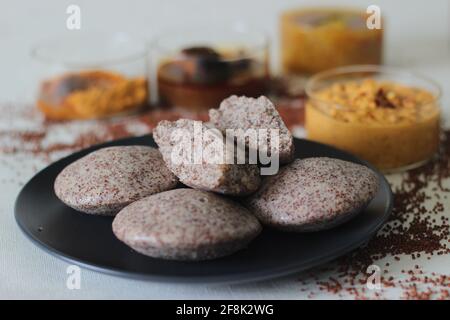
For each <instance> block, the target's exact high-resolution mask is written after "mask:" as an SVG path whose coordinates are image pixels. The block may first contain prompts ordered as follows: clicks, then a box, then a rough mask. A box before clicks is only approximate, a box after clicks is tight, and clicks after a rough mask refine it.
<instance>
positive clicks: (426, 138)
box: [305, 65, 441, 172]
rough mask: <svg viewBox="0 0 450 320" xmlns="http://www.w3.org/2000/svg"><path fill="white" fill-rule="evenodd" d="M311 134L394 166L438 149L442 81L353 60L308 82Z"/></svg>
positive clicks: (386, 168) (425, 158)
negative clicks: (351, 64) (439, 82)
mask: <svg viewBox="0 0 450 320" xmlns="http://www.w3.org/2000/svg"><path fill="white" fill-rule="evenodd" d="M306 93H307V95H308V102H307V104H306V114H305V121H306V123H305V127H306V132H307V138H308V139H311V140H315V141H318V142H322V143H325V144H330V145H333V146H335V147H338V148H340V149H343V150H346V151H349V152H351V153H353V154H355V155H357V156H359V157H361V158H363V159H365V160H367V161H369V162H370V163H372V164H373V165H375V166H376V167H378V168H379V169H381V170H383V171H385V172H390V171H398V170H405V169H409V168H413V167H417V166H419V165H421V164H423V163H424V162H426V161H428V160H429V159H430V158H432V157H433V155H434V154H436V152H437V150H438V147H439V136H440V127H441V126H440V114H441V112H440V107H439V99H440V96H441V90H440V87H439V86H438V85H437V84H436V83H435V82H434V81H432V80H429V79H427V78H425V77H422V76H419V75H415V74H412V73H409V72H406V71H403V70H399V69H395V68H387V67H380V66H369V65H366V66H350V67H341V68H336V69H332V70H329V71H325V72H321V73H318V74H317V75H315V76H313V77H312V78H311V79H310V80H309V82H308V83H307V85H306Z"/></svg>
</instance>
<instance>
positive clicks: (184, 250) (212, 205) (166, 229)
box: [112, 189, 261, 260]
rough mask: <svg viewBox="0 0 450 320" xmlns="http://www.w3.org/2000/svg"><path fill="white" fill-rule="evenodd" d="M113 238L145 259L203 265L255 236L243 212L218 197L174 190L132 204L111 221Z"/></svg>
mask: <svg viewBox="0 0 450 320" xmlns="http://www.w3.org/2000/svg"><path fill="white" fill-rule="evenodd" d="M112 228H113V232H114V234H115V235H116V237H117V238H118V239H119V240H121V241H122V242H124V243H125V244H126V245H128V246H129V247H131V248H132V249H134V250H136V251H137V252H140V253H142V254H144V255H147V256H150V257H154V258H163V259H170V260H207V259H213V258H218V257H222V256H226V255H229V254H232V253H234V252H236V251H238V250H240V249H243V248H245V247H246V246H247V245H248V243H249V242H250V241H251V240H253V239H254V238H255V237H256V236H257V235H258V234H259V233H260V232H261V225H260V223H259V222H258V220H257V219H256V218H255V217H254V216H253V215H252V214H251V213H250V212H249V211H248V210H247V209H246V208H245V207H243V206H241V205H239V204H237V203H235V202H233V201H231V200H230V199H227V198H225V197H222V196H220V195H217V194H213V193H209V192H205V191H200V190H195V189H175V190H170V191H166V192H162V193H158V194H155V195H152V196H149V197H146V198H144V199H141V200H139V201H136V202H134V203H132V204H130V205H129V206H127V207H126V208H124V209H123V210H122V211H120V212H119V213H118V214H117V216H116V217H115V219H114V221H113V224H112Z"/></svg>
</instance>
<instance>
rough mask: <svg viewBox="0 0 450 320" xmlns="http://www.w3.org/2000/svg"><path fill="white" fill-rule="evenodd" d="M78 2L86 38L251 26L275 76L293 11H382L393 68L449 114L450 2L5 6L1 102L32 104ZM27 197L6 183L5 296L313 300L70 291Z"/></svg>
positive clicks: (275, 286)
mask: <svg viewBox="0 0 450 320" xmlns="http://www.w3.org/2000/svg"><path fill="white" fill-rule="evenodd" d="M69 4H77V5H79V6H80V7H81V14H82V29H83V30H85V31H88V30H110V31H128V32H131V33H133V34H135V35H138V36H141V37H143V38H145V39H147V40H150V39H151V38H152V37H153V36H154V35H156V34H158V32H160V31H161V30H164V29H166V28H173V27H174V26H180V27H182V26H186V25H189V24H192V23H195V24H198V23H216V24H220V23H231V22H236V21H243V22H246V23H250V24H251V25H254V26H255V27H257V28H259V29H261V30H265V31H266V32H268V33H269V35H270V36H271V39H272V50H273V55H272V58H273V61H272V65H273V67H274V69H275V70H276V68H277V67H278V63H277V54H278V39H277V35H278V16H279V13H280V12H281V11H282V10H283V9H286V8H290V7H294V6H300V5H304V4H316V5H317V4H320V5H322V4H323V5H327V4H339V5H344V4H347V5H358V6H360V7H362V8H365V7H367V6H368V5H370V4H377V5H379V6H380V7H381V10H382V14H383V15H384V16H385V18H386V42H385V48H386V50H385V57H386V63H387V64H389V65H396V66H402V67H405V68H407V69H410V70H415V71H419V72H422V73H424V74H426V75H428V76H429V77H431V78H433V79H435V80H436V81H438V82H439V83H440V84H441V85H442V87H443V89H444V97H443V101H442V105H443V108H444V110H445V112H446V113H447V112H448V109H449V107H450V103H449V97H448V96H449V95H450V53H449V51H450V49H449V47H450V27H449V13H450V9H449V6H450V4H449V2H448V1H447V0H432V1H431V0H428V1H407V0H397V1H393V0H385V1H363V0H360V1H309V2H308V1H299V0H298V1H288V0H277V1H275V0H273V1H268V0H226V1H223V0H164V1H156V0H140V1H137V0H128V1H106V0H100V1H98V0H97V1H92V0H90V1H87V0H86V1H75V0H73V1H65V0H64V1H62V0H53V1H50V0H40V1H24V0H19V1H17V0H15V1H6V0H0V7H1V8H2V10H1V11H0V103H3V102H32V99H33V92H34V89H35V87H36V85H37V78H36V68H35V65H34V64H33V61H32V60H31V59H30V57H29V51H30V46H31V45H32V44H34V43H36V42H38V41H39V40H41V39H45V38H46V37H48V36H52V35H55V34H61V33H64V32H74V31H67V30H66V18H67V15H66V13H65V11H66V8H67V6H68V5H69ZM181 30H182V28H180V32H182V31H181ZM75 32H76V31H75ZM0 116H1V115H0ZM0 170H3V171H5V170H8V169H7V168H1V169H0ZM29 176H30V177H31V173H29ZM17 191H18V190H17V188H10V187H9V186H7V185H1V186H0V204H1V206H0V210H1V211H0V298H19V297H20V298H160V299H164V298H180V299H185V298H194V299H195V298H213V299H222V298H231V299H233V298H236V299H240V298H256V299H258V298H294V299H299V298H305V297H306V295H307V293H308V292H306V293H305V292H302V291H301V290H300V288H301V285H300V283H299V282H298V281H297V278H298V276H291V277H287V278H283V279H277V280H273V281H266V282H262V283H254V284H247V285H239V286H213V287H206V286H193V285H178V284H157V283H151V282H142V281H132V280H126V279H121V278H114V277H110V276H105V275H102V274H98V273H94V272H91V271H88V270H82V288H81V290H72V291H71V290H68V289H67V288H66V267H67V264H66V263H64V262H61V261H59V260H57V259H56V258H53V257H51V256H50V255H48V254H46V253H44V252H43V251H41V250H39V249H37V248H36V247H34V246H33V245H32V244H31V243H30V242H29V241H27V240H26V239H25V238H24V236H23V235H22V234H21V233H20V232H19V230H18V228H17V226H16V225H15V223H14V220H13V201H14V198H15V196H16V195H17ZM433 263H434V265H432V266H431V267H432V268H434V269H435V270H437V271H441V272H445V268H447V273H448V267H446V264H445V263H444V265H443V264H442V261H438V260H435V261H433ZM447 263H448V261H447ZM447 266H448V265H447ZM398 268H401V266H400V265H399V266H398ZM394 296H395V295H394ZM323 297H326V296H323Z"/></svg>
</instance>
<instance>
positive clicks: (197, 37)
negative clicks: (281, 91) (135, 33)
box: [152, 26, 269, 111]
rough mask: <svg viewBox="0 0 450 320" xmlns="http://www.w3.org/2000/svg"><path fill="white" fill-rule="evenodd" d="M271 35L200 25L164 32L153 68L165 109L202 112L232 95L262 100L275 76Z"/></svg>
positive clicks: (155, 47)
mask: <svg viewBox="0 0 450 320" xmlns="http://www.w3.org/2000/svg"><path fill="white" fill-rule="evenodd" d="M268 46H269V43H268V41H267V37H266V36H265V35H264V34H262V33H260V32H257V31H253V30H250V29H249V28H247V27H238V26H236V27H211V26H205V27H203V26H198V27H193V28H188V29H183V30H174V31H168V32H165V33H162V34H161V35H160V36H159V37H157V39H156V40H155V41H154V43H153V50H152V65H153V68H154V70H156V72H155V77H156V79H155V80H156V81H155V84H156V89H155V91H156V92H157V93H158V102H159V104H160V105H163V106H168V107H180V108H184V109H188V110H190V111H201V110H207V109H209V108H215V107H218V106H219V104H220V102H221V101H222V100H223V99H225V98H227V97H229V96H230V95H233V94H236V95H246V96H251V97H257V96H259V95H261V94H264V93H266V90H267V82H268V78H269V64H268Z"/></svg>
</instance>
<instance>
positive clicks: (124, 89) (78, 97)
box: [32, 32, 149, 120]
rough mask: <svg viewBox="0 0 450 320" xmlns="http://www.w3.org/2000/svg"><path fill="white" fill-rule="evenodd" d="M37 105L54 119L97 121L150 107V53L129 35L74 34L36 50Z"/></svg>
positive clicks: (45, 42) (44, 43)
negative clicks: (37, 70)
mask: <svg viewBox="0 0 450 320" xmlns="http://www.w3.org/2000/svg"><path fill="white" fill-rule="evenodd" d="M32 57H33V58H34V59H35V60H36V61H37V62H38V64H39V67H40V69H41V70H40V72H41V74H42V76H41V83H40V85H39V89H38V94H37V106H38V108H39V109H40V110H41V111H42V112H43V113H44V115H45V116H46V118H47V119H49V120H72V119H92V118H101V117H109V116H115V115H118V114H124V113H130V112H135V111H136V110H139V109H141V108H143V107H145V106H147V105H148V102H149V88H148V81H147V77H148V68H147V65H148V50H147V48H146V45H145V43H144V42H143V41H140V40H137V39H134V38H132V37H131V36H129V35H127V34H125V33H112V34H111V33H102V32H73V33H72V32H71V33H68V34H66V35H64V36H59V37H54V38H51V39H48V40H47V41H43V42H41V43H39V44H38V45H36V46H35V47H34V48H33V50H32Z"/></svg>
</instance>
